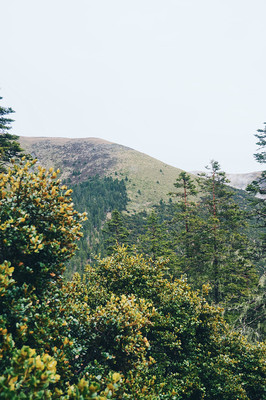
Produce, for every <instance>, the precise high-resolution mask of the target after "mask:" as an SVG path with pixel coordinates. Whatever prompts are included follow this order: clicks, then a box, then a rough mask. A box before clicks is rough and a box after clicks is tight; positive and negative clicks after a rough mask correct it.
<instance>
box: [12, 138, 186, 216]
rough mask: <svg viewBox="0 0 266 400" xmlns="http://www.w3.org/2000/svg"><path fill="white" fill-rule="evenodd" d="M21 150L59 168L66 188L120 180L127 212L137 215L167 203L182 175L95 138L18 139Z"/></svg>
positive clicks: (137, 154)
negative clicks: (96, 179) (98, 180)
mask: <svg viewBox="0 0 266 400" xmlns="http://www.w3.org/2000/svg"><path fill="white" fill-rule="evenodd" d="M20 144H21V146H22V147H23V148H24V149H25V150H26V151H27V152H28V153H30V154H32V156H33V157H36V158H38V160H39V162H40V163H41V164H42V165H43V166H45V167H47V168H49V167H54V168H55V169H57V168H59V169H60V171H61V179H62V180H64V181H66V182H67V183H68V184H69V185H72V184H75V183H79V182H84V181H86V180H87V179H88V178H89V177H91V176H95V175H98V176H100V177H104V176H112V177H113V178H117V179H119V180H121V179H124V181H125V184H126V189H127V193H128V197H129V199H130V202H129V204H128V207H127V208H128V210H129V211H141V210H143V209H147V208H149V207H151V206H152V205H153V204H156V203H159V202H160V200H168V197H169V196H168V193H169V192H170V191H172V190H173V183H174V182H175V180H176V178H177V176H178V174H179V173H180V172H181V171H182V170H181V169H179V168H175V167H172V166H170V165H167V164H165V163H163V162H161V161H159V160H157V159H155V158H153V157H150V156H148V155H146V154H144V153H141V152H139V151H136V150H133V149H131V148H129V147H126V146H122V145H119V144H116V143H112V142H108V141H106V140H103V139H98V138H82V139H70V138H52V137H25V136H22V137H20Z"/></svg>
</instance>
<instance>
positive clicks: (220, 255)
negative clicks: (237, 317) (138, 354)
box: [199, 161, 258, 309]
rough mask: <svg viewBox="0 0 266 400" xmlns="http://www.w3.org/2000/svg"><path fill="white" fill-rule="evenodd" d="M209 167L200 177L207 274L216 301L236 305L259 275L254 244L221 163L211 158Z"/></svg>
mask: <svg viewBox="0 0 266 400" xmlns="http://www.w3.org/2000/svg"><path fill="white" fill-rule="evenodd" d="M208 168H209V171H210V172H209V174H205V175H204V177H203V179H201V180H199V184H200V187H201V190H202V196H201V212H202V216H203V217H204V219H205V221H206V233H207V235H206V236H205V238H206V237H207V242H206V246H207V256H208V257H207V260H206V261H207V268H206V271H207V278H208V280H209V282H210V283H211V285H212V292H211V297H212V300H213V301H214V303H215V304H223V305H224V306H225V307H226V308H227V309H233V308H234V307H235V305H236V304H239V303H241V302H243V301H244V300H245V299H247V298H248V296H249V294H250V289H252V288H254V286H255V285H256V284H257V282H258V275H257V273H256V269H255V267H254V265H253V264H252V261H251V258H252V248H251V244H250V242H249V240H248V238H247V236H246V235H245V233H244V230H245V226H246V218H245V215H244V212H243V211H242V210H240V208H239V207H238V205H237V204H236V203H235V202H234V200H233V192H232V191H231V190H230V189H229V188H228V186H227V185H226V183H227V179H226V177H225V173H224V172H222V171H221V169H220V165H219V163H218V162H217V161H211V164H210V167H208Z"/></svg>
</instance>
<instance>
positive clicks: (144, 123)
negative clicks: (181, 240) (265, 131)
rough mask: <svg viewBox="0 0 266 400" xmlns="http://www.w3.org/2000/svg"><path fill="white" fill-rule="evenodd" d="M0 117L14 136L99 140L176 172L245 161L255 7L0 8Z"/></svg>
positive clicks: (264, 80)
mask: <svg viewBox="0 0 266 400" xmlns="http://www.w3.org/2000/svg"><path fill="white" fill-rule="evenodd" d="M0 6H1V8H0V9H1V17H0V35H1V53H0V96H2V97H3V100H2V101H1V103H0V104H1V106H5V107H7V106H8V107H12V108H13V109H14V110H15V111H16V113H15V114H14V115H13V116H12V117H13V118H14V119H15V122H14V123H13V129H12V133H14V134H17V135H21V136H53V137H55V136H61V137H72V138H76V137H98V138H102V139H106V140H108V141H111V142H115V143H119V144H122V145H125V146H128V147H131V148H134V149H135V150H138V151H141V152H144V153H146V154H148V155H150V156H152V157H155V158H157V159H159V160H161V161H163V162H165V163H167V164H170V165H173V166H175V167H178V168H182V169H184V170H187V171H194V170H203V169H204V167H205V166H206V165H207V164H208V163H209V162H210V160H212V159H214V160H217V161H218V162H219V163H220V165H221V167H222V169H223V170H225V171H226V172H230V173H245V172H252V171H256V170H261V169H263V168H262V167H263V166H262V165H260V164H258V163H257V162H256V161H255V160H254V157H253V153H254V152H255V151H256V148H257V147H256V138H255V137H254V134H255V133H256V130H257V129H261V128H263V127H264V125H263V123H264V121H266V107H265V106H266V98H265V93H266V73H265V71H266V24H265V15H266V1H265V0H200V1H199V0H134V1H132V0H93V1H92V0H75V1H74V0H23V1H21V0H8V1H6V0H0Z"/></svg>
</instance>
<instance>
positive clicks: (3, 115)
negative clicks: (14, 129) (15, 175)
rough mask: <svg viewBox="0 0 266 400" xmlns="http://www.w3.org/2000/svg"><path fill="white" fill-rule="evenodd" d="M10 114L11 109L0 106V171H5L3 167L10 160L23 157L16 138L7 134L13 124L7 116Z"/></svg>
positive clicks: (0, 98) (12, 111)
mask: <svg viewBox="0 0 266 400" xmlns="http://www.w3.org/2000/svg"><path fill="white" fill-rule="evenodd" d="M0 100H2V97H0ZM12 113H14V110H12V108H10V107H1V106H0V171H4V170H5V165H6V164H7V163H8V162H9V161H10V160H11V158H16V157H21V156H23V154H22V152H23V150H22V149H21V147H20V145H19V143H18V136H16V135H12V134H10V133H9V130H10V129H11V123H12V122H13V119H11V118H9V114H12Z"/></svg>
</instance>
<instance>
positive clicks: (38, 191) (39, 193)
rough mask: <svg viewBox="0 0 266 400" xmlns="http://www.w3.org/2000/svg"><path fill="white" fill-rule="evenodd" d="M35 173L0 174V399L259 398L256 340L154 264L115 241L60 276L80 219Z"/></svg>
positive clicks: (52, 183)
mask: <svg viewBox="0 0 266 400" xmlns="http://www.w3.org/2000/svg"><path fill="white" fill-rule="evenodd" d="M34 171H35V170H34V162H33V163H31V162H30V163H29V162H26V163H25V162H22V163H21V164H20V165H16V164H15V165H14V167H13V169H10V170H9V172H8V173H7V174H4V175H1V179H2V181H1V185H2V186H1V190H0V193H1V197H2V200H0V203H1V204H0V205H1V209H0V218H1V219H0V248H1V265H0V310H1V315H0V361H1V362H0V399H1V398H2V399H14V400H16V399H62V400H70V399H81V400H82V399H84V400H85V399H88V400H89V399H98V400H100V399H102V400H105V399H110V398H113V399H121V400H122V399H130V400H156V399H158V400H160V399H161V400H163V399H164V400H170V399H173V400H193V399H199V400H200V399H204V400H214V399H215V400H237V399H238V400H262V399H263V398H264V397H265V385H264V382H265V345H264V344H262V343H261V344H258V345H251V344H248V343H247V341H246V340H245V339H244V338H243V337H242V336H240V335H238V334H236V333H232V332H231V331H230V328H229V326H228V325H226V324H225V322H224V320H223V318H222V316H221V310H219V309H216V308H214V307H211V306H210V305H208V304H207V302H206V300H205V299H204V297H202V296H201V295H200V294H199V293H195V292H193V291H192V290H191V289H190V287H189V285H188V284H187V283H186V281H185V280H173V279H172V278H171V277H170V276H169V275H168V272H167V268H166V266H165V264H164V263H163V262H156V263H154V262H153V261H151V260H145V259H144V258H143V257H142V256H140V255H138V254H130V253H128V251H127V249H126V248H125V247H118V248H117V249H115V252H114V254H113V255H112V256H111V257H107V258H105V259H99V260H98V265H96V266H95V267H94V268H92V267H88V268H87V271H86V273H85V275H84V276H83V277H82V278H81V277H80V276H79V275H78V274H76V275H75V276H74V277H73V280H72V281H71V282H65V283H64V282H63V280H62V279H61V277H60V274H61V272H62V271H63V269H64V261H65V260H67V259H68V258H69V257H71V255H72V254H73V252H74V250H75V247H76V244H75V243H74V240H75V239H77V238H78V237H79V236H80V222H81V220H82V219H83V218H84V217H85V216H83V215H80V214H78V213H76V212H75V211H74V209H73V206H72V203H71V199H70V192H69V191H67V190H66V188H60V183H59V181H58V180H56V173H55V172H53V171H52V170H51V171H48V172H46V171H45V170H44V169H42V168H41V167H40V168H39V169H38V171H36V172H34ZM206 292H207V288H203V294H204V293H206Z"/></svg>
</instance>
